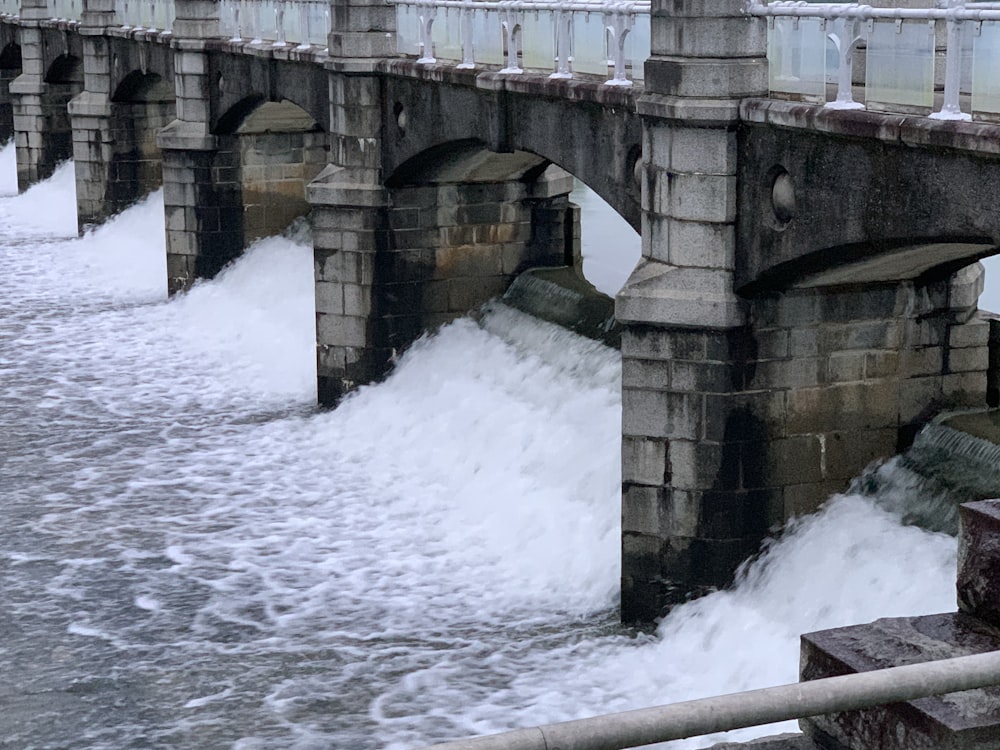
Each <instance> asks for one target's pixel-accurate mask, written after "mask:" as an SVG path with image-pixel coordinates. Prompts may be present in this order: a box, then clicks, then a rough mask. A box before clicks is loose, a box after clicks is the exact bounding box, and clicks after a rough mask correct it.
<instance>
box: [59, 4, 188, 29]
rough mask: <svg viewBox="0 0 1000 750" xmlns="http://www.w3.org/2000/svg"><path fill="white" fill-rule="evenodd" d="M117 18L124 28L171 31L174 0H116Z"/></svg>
mask: <svg viewBox="0 0 1000 750" xmlns="http://www.w3.org/2000/svg"><path fill="white" fill-rule="evenodd" d="M50 2H51V0H50ZM115 20H116V21H117V23H119V24H121V26H122V28H124V29H132V30H134V31H149V32H153V33H155V32H169V31H170V30H171V29H172V28H173V25H174V2H173V0H115Z"/></svg>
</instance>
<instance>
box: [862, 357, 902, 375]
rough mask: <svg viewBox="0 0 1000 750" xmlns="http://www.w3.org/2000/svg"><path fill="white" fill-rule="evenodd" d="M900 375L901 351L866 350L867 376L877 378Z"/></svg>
mask: <svg viewBox="0 0 1000 750" xmlns="http://www.w3.org/2000/svg"><path fill="white" fill-rule="evenodd" d="M898 376H899V352H896V351H882V352H865V378H866V379H868V380H875V379H878V378H889V377H898Z"/></svg>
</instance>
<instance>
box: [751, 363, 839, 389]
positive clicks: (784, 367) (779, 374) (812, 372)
mask: <svg viewBox="0 0 1000 750" xmlns="http://www.w3.org/2000/svg"><path fill="white" fill-rule="evenodd" d="M823 365H824V362H823V360H822V359H817V358H810V359H799V358H795V359H773V360H765V361H762V362H758V363H757V365H756V367H755V368H754V372H753V378H752V380H751V382H750V383H749V384H748V385H749V386H750V387H751V388H752V389H753V390H758V389H761V388H777V389H783V388H808V387H810V386H815V385H819V384H820V383H821V382H822V380H823V378H822V377H821V376H822V370H823Z"/></svg>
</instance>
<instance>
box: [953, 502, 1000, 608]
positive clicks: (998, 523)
mask: <svg viewBox="0 0 1000 750" xmlns="http://www.w3.org/2000/svg"><path fill="white" fill-rule="evenodd" d="M998 494H1000V493H998ZM959 517H960V530H959V535H958V579H957V589H958V607H959V609H960V610H962V611H963V612H966V613H968V614H970V615H974V616H976V617H978V618H980V619H981V620H985V621H986V622H989V623H991V624H993V625H997V626H1000V501H997V500H985V501H979V502H974V503H966V504H964V505H962V506H961V507H960V508H959Z"/></svg>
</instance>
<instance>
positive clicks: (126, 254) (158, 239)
mask: <svg viewBox="0 0 1000 750" xmlns="http://www.w3.org/2000/svg"><path fill="white" fill-rule="evenodd" d="M0 167H2V170H3V174H4V175H6V176H5V178H4V179H6V180H10V181H11V182H12V181H13V169H14V168H13V164H12V155H11V151H10V149H7V150H6V151H4V152H3V155H2V157H0ZM6 187H7V192H8V193H9V192H13V185H12V184H8V185H6ZM72 195H73V184H72V174H71V167H66V168H63V169H62V170H61V171H60V172H59V173H58V174H57V175H56V177H54V178H53V179H52V180H50V181H49V182H48V183H46V184H44V185H41V186H39V187H37V188H35V189H33V190H31V191H29V192H28V193H27V194H25V195H23V196H20V197H6V198H0V268H2V271H0V420H2V422H0V426H2V431H0V747H2V748H12V749H13V748H17V749H19V750H20V749H22V748H69V747H72V748H108V749H114V750H120V749H121V748H140V747H156V748H227V747H228V748H242V749H244V750H250V749H252V748H343V749H344V750H347V749H348V748H350V749H351V750H356V749H359V748H381V747H385V748H397V749H403V748H415V747H419V746H422V745H424V744H428V743H431V742H433V741H438V740H444V739H449V738H456V737H460V736H464V735H468V734H477V733H485V732H491V731H497V730H502V729H506V728H512V727H516V726H523V725H530V724H535V723H539V722H547V721H554V720H563V719H568V718H574V717H580V716H586V715H591V714H595V713H600V712H605V711H613V710H620V709H626V708H632V707H640V706H644V705H652V704H658V703H666V702H671V701H677V700H683V699H688V698H694V697H699V696H704V695H712V694H717V693H723V692H731V691H735V690H742V689H746V688H750V687H756V686H764V685H770V684H777V683H783V682H792V681H794V680H795V679H796V671H797V654H798V644H797V636H798V635H799V633H800V632H803V631H809V630H814V629H817V628H823V627H830V626H835V625H840V624H849V623H855V622H862V621H867V620H871V619H873V618H875V617H879V616H885V615H904V614H905V615H912V614H919V613H923V612H932V611H947V610H951V609H953V608H954V606H953V580H954V564H955V542H954V540H953V539H952V538H950V537H947V536H943V535H938V534H931V533H927V532H925V531H921V530H919V529H917V528H914V527H908V526H903V525H901V524H900V523H899V522H898V520H897V519H896V517H895V516H893V515H891V514H890V513H888V512H886V511H883V510H879V509H877V508H876V507H875V506H874V505H873V504H872V503H871V502H869V501H868V500H865V499H863V498H860V497H857V496H841V497H836V498H833V499H832V500H831V501H830V502H829V503H828V504H827V506H826V508H825V510H824V511H822V512H821V513H819V514H818V515H816V516H813V517H809V518H805V519H802V520H800V521H799V522H797V523H796V524H794V525H793V526H792V528H791V530H790V531H789V532H788V533H786V534H785V535H784V536H783V537H782V538H781V539H780V540H779V541H777V542H774V543H772V544H771V545H770V546H769V547H768V548H767V551H766V552H765V554H763V555H762V556H761V557H760V558H759V559H758V561H757V562H756V563H754V564H753V565H752V566H750V567H749V568H748V569H747V570H746V571H745V573H744V576H743V579H742V581H741V582H740V583H739V585H738V586H736V587H735V588H734V589H733V590H730V591H726V592H721V593H717V594H715V595H712V596H709V597H706V598H704V599H702V600H700V601H697V602H694V603H692V604H689V605H687V606H683V607H680V608H678V609H676V610H675V611H674V613H673V614H672V615H671V616H670V617H669V618H668V619H666V620H665V621H664V622H663V623H662V624H661V625H660V627H659V629H658V630H657V631H656V633H655V634H641V633H632V632H628V631H625V630H623V629H621V628H620V627H619V626H618V625H617V624H616V611H615V607H616V595H617V587H618V577H619V552H618V547H619V507H620V496H619V481H620V475H619V472H620V469H619V461H620V459H619V451H620V447H619V426H620V411H621V407H620V397H619V389H618V382H619V377H620V361H619V357H618V354H617V353H616V352H614V351H612V350H609V349H605V348H603V347H601V346H599V345H597V344H594V343H592V342H589V341H587V340H584V339H581V338H578V337H576V336H574V335H572V334H569V333H567V332H565V331H562V330H561V329H557V328H554V327H551V326H549V325H547V324H543V323H540V322H537V321H535V320H533V319H529V318H526V317H524V316H522V315H521V314H519V313H516V312H514V311H512V310H509V309H505V308H503V307H500V306H498V307H496V308H495V309H494V311H493V312H492V313H490V314H489V315H487V316H486V318H485V319H484V320H483V321H482V322H481V324H477V323H474V322H472V321H471V320H468V319H466V320H459V321H457V322H455V323H453V324H451V325H449V326H446V327H444V328H443V329H441V330H440V331H438V332H437V333H436V334H434V335H433V336H429V337H427V338H425V339H423V340H421V341H420V342H419V343H418V344H417V345H415V346H413V347H412V348H411V349H410V350H409V351H408V352H407V353H406V354H405V355H404V356H403V357H402V359H401V360H400V362H399V363H398V366H397V367H396V369H395V370H394V372H393V374H392V375H391V376H390V377H389V378H388V379H387V380H386V381H385V382H383V383H381V384H378V385H374V386H369V387H366V388H363V389H361V390H360V391H359V392H358V393H357V394H356V395H355V396H353V397H352V398H350V399H348V400H347V401H346V402H344V403H343V404H342V405H341V406H340V407H339V408H337V409H336V410H333V411H320V410H318V409H317V408H315V406H314V398H315V390H314V388H315V384H314V378H315V370H314V362H313V308H312V268H311V257H310V250H309V248H308V246H307V245H305V244H299V243H296V242H295V241H294V240H290V239H281V238H274V239H270V240H267V241H264V242H261V243H259V244H257V245H256V246H254V247H253V248H251V249H250V251H249V252H247V253H246V254H245V255H244V257H242V258H241V259H240V260H239V261H238V262H236V263H235V264H234V265H233V266H232V267H230V268H229V269H227V270H226V271H225V272H224V273H223V274H222V275H221V276H220V277H219V278H217V279H216V280H214V281H212V282H208V283H202V284H199V285H197V286H196V287H195V288H194V289H193V290H191V292H189V293H188V294H185V295H182V296H179V297H177V298H174V299H172V300H169V301H168V300H167V299H166V297H165V292H164V286H165V284H164V278H165V267H164V248H163V240H162V236H163V215H162V203H161V201H160V198H159V196H153V197H151V198H150V199H148V200H147V201H145V202H144V203H143V204H141V205H138V206H136V207H134V208H132V209H130V210H129V211H127V212H125V213H124V214H123V215H122V216H120V217H119V218H118V219H117V220H115V221H113V222H111V223H109V224H108V225H106V226H104V227H103V228H101V229H99V230H97V231H95V232H93V233H91V234H89V235H88V236H86V237H85V238H83V239H76V238H73V237H72V235H73V234H74V232H75V227H74V215H73V211H74V208H73V197H72ZM788 728H789V727H781V729H788ZM791 728H793V729H794V726H792V727H791ZM773 729H774V728H771V730H773ZM767 731H769V730H767V729H757V730H754V732H755V733H756V734H763V733H767ZM751 734H752V733H751V732H744V733H742V734H740V735H738V736H741V737H746V736H751ZM719 739H721V737H719V736H716V737H714V738H702V739H700V740H697V741H692V742H689V743H686V744H683V743H678V744H677V745H675V747H703V746H706V745H710V744H712V742H714V741H718V740H719Z"/></svg>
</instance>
